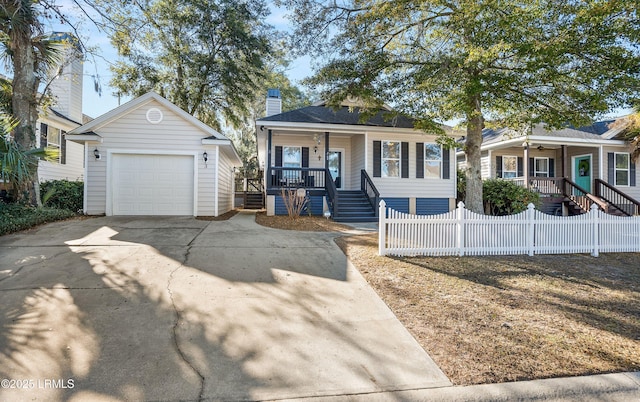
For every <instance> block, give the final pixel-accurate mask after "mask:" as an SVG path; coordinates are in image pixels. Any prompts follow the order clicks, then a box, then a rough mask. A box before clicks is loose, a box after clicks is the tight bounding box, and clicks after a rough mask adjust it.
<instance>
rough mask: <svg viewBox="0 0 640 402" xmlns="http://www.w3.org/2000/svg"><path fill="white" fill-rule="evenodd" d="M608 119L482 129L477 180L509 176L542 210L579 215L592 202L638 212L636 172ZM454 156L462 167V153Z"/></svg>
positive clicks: (616, 210) (618, 210)
mask: <svg viewBox="0 0 640 402" xmlns="http://www.w3.org/2000/svg"><path fill="white" fill-rule="evenodd" d="M612 122H613V121H606V122H598V123H595V124H593V125H591V126H588V127H581V128H578V129H575V128H564V129H561V130H555V131H548V130H546V129H545V128H544V127H543V126H542V125H538V126H535V127H533V129H532V130H530V131H529V132H528V133H517V132H515V131H513V130H510V129H495V130H494V129H485V130H483V143H482V147H481V152H482V154H481V155H482V157H481V160H482V170H481V172H482V178H483V179H488V178H503V179H507V180H513V181H515V182H516V183H518V184H520V185H522V186H526V187H528V188H531V189H533V190H534V191H537V192H539V193H540V194H541V196H542V200H543V203H544V206H543V210H544V211H545V212H547V213H553V214H560V213H562V214H563V215H567V214H576V213H583V212H586V210H587V209H588V208H589V207H590V205H591V204H592V203H594V202H595V203H597V204H598V205H600V206H601V207H602V209H604V210H605V211H608V212H612V213H618V214H621V215H635V214H638V208H639V207H640V204H637V201H635V200H637V199H640V187H638V186H637V185H636V184H637V182H638V171H637V169H636V165H635V163H634V161H633V160H631V157H630V154H629V145H628V143H627V142H626V141H624V140H623V139H621V138H620V135H621V132H622V129H621V128H615V129H610V128H609V125H610V124H611V123H612ZM456 156H457V164H458V167H459V168H461V169H463V168H464V167H465V166H466V158H465V155H464V153H463V152H462V151H459V152H457V154H456Z"/></svg>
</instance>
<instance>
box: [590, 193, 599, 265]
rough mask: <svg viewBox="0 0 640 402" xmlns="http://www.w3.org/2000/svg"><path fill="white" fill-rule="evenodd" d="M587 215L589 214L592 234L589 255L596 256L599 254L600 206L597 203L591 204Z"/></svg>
mask: <svg viewBox="0 0 640 402" xmlns="http://www.w3.org/2000/svg"><path fill="white" fill-rule="evenodd" d="M589 215H591V235H592V236H593V237H592V240H593V251H592V252H591V255H592V256H594V257H597V256H599V255H600V250H599V248H600V247H599V246H600V244H599V243H600V208H599V207H598V204H595V203H594V204H593V205H591V211H589Z"/></svg>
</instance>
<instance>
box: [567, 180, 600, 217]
mask: <svg viewBox="0 0 640 402" xmlns="http://www.w3.org/2000/svg"><path fill="white" fill-rule="evenodd" d="M562 189H563V191H564V196H565V197H567V198H569V199H570V200H571V201H573V202H574V203H575V204H576V205H578V206H579V207H580V208H581V209H582V210H583V211H584V212H589V211H590V210H591V206H592V205H593V204H598V206H599V207H600V209H602V210H603V211H606V210H607V203H606V202H605V201H603V200H601V199H599V198H598V197H596V196H595V195H593V194H591V193H589V192H588V191H587V190H585V189H584V188H582V187H580V186H578V185H577V184H576V183H574V182H572V181H571V180H569V179H567V178H565V179H564V180H563V183H562Z"/></svg>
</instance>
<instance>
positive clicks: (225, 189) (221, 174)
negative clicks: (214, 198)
mask: <svg viewBox="0 0 640 402" xmlns="http://www.w3.org/2000/svg"><path fill="white" fill-rule="evenodd" d="M232 209H233V164H232V163H231V162H230V161H229V158H227V157H226V156H224V154H223V153H222V152H220V162H219V164H218V215H222V214H224V213H225V212H228V211H230V210H232Z"/></svg>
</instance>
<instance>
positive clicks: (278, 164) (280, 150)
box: [275, 146, 282, 167]
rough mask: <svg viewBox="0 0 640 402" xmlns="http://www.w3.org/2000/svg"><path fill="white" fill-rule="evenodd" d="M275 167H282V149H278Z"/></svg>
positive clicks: (278, 147) (279, 147)
mask: <svg viewBox="0 0 640 402" xmlns="http://www.w3.org/2000/svg"><path fill="white" fill-rule="evenodd" d="M275 166H278V167H282V147H281V146H277V147H276V164H275Z"/></svg>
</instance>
